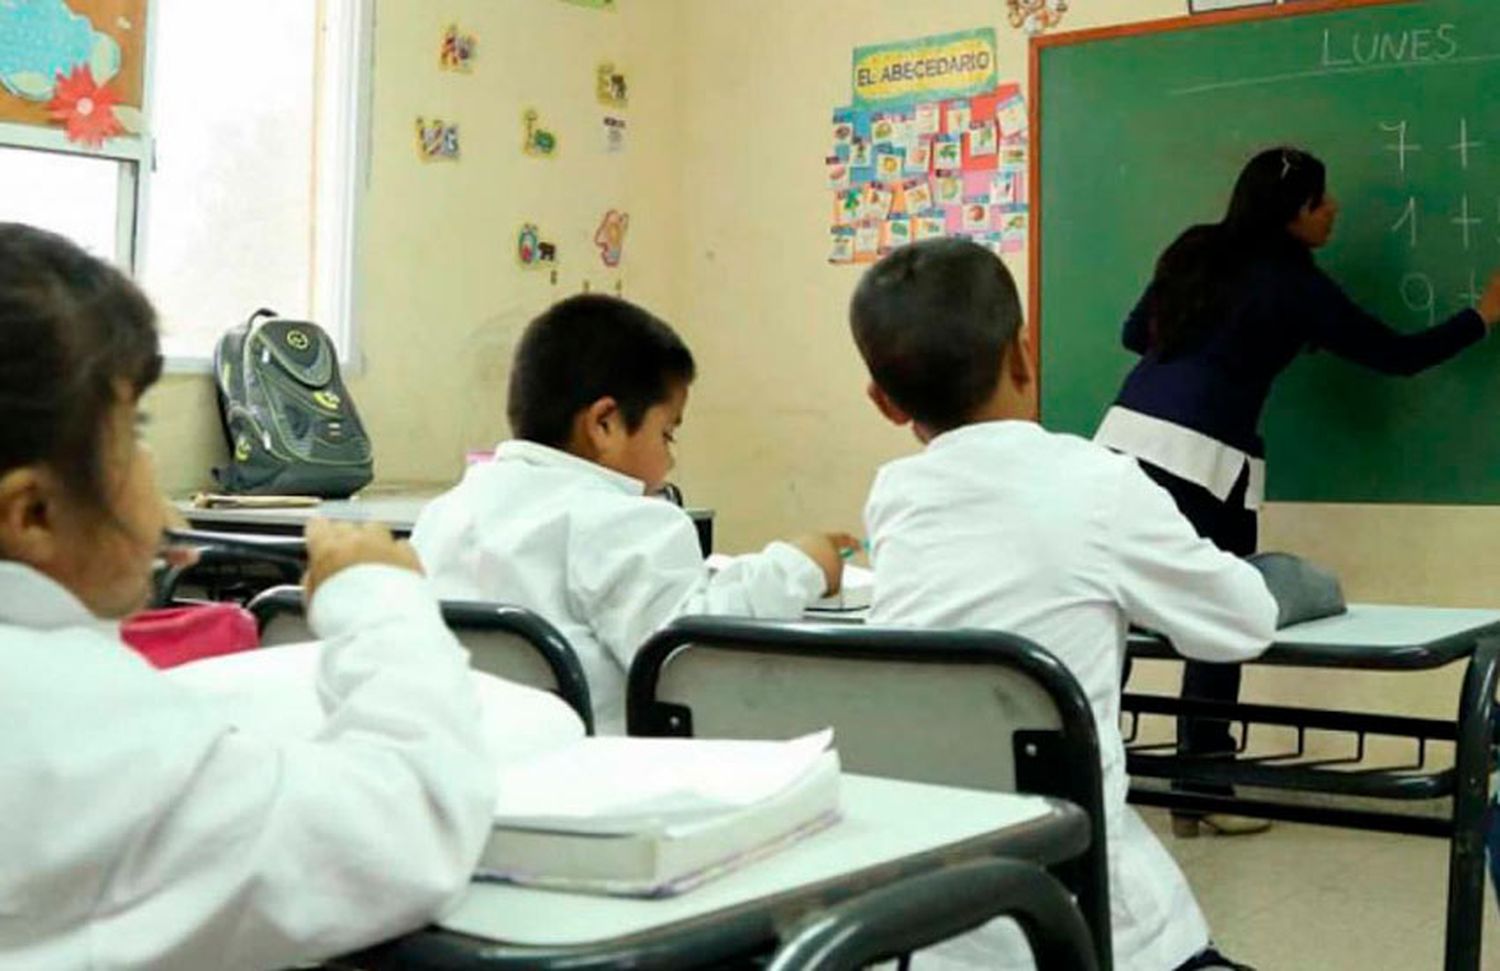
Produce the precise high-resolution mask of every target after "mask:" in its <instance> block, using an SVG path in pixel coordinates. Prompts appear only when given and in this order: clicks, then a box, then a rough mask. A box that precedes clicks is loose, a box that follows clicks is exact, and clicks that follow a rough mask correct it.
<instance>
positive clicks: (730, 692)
mask: <svg viewBox="0 0 1500 971" xmlns="http://www.w3.org/2000/svg"><path fill="white" fill-rule="evenodd" d="M627 693H628V698H627V719H628V725H629V730H630V734H632V735H682V736H696V737H701V738H771V739H777V738H792V737H795V736H797V735H800V734H804V733H806V732H810V731H816V730H817V729H820V728H824V727H827V726H832V727H833V729H834V736H835V739H836V742H837V745H838V749H839V758H840V761H841V762H842V764H843V766H844V768H845V769H847V770H849V771H851V772H857V773H862V774H867V775H877V776H885V777H888V778H897V779H907V780H911V781H915V782H929V783H937V784H942V785H954V786H962V787H966V788H971V789H988V790H993V791H1001V792H1026V793H1035V794H1038V795H1047V796H1055V797H1058V798H1062V799H1067V800H1069V801H1071V802H1073V803H1074V804H1075V805H1077V806H1079V807H1080V808H1082V809H1083V810H1084V811H1085V812H1086V813H1087V814H1088V816H1089V820H1090V825H1091V829H1092V840H1091V845H1090V848H1089V850H1088V852H1087V853H1086V854H1085V856H1084V857H1083V858H1081V859H1080V860H1078V861H1076V863H1075V864H1072V865H1070V866H1069V867H1068V868H1066V869H1064V871H1063V872H1068V873H1072V874H1076V876H1077V879H1076V880H1070V883H1074V884H1075V885H1076V886H1077V888H1078V890H1079V893H1080V895H1081V897H1080V904H1081V906H1082V908H1083V912H1084V914H1085V916H1086V917H1087V919H1088V921H1089V924H1090V926H1091V928H1093V930H1094V936H1095V950H1096V952H1097V953H1098V954H1099V960H1100V963H1101V966H1102V967H1105V968H1109V967H1111V966H1112V962H1111V960H1110V937H1109V898H1108V881H1107V875H1108V870H1107V865H1106V859H1107V855H1106V851H1105V837H1104V797H1103V782H1102V774H1103V767H1102V763H1101V759H1100V754H1099V738H1098V733H1097V731H1096V728H1095V725H1094V716H1093V711H1092V709H1090V707H1089V703H1088V698H1087V697H1086V696H1085V695H1084V693H1083V689H1082V688H1081V687H1079V685H1078V682H1077V680H1076V679H1074V677H1073V676H1072V674H1071V673H1070V672H1069V671H1068V670H1067V668H1065V667H1064V666H1063V665H1062V663H1061V662H1060V661H1058V660H1057V659H1056V658H1055V657H1053V656H1052V655H1051V654H1049V653H1047V652H1046V651H1045V650H1043V649H1042V648H1040V647H1038V646H1037V645H1036V644H1034V643H1032V642H1031V641H1028V640H1026V639H1025V638H1022V637H1017V636H1015V635H1012V634H1006V633H1003V632H1000V631H981V630H963V631H932V630H918V629H898V628H875V627H869V626H865V625H859V624H788V623H767V622H761V621H748V620H731V619H725V618H714V617H685V618H681V619H679V620H677V621H675V622H673V623H672V624H670V625H669V626H668V627H666V628H665V629H663V630H662V631H660V632H659V633H658V634H656V635H655V636H654V637H652V638H651V639H650V640H649V641H647V643H646V644H645V645H644V646H643V647H642V649H641V650H640V652H639V653H637V655H636V658H635V661H634V662H633V663H632V665H631V668H630V679H629V685H628V689H627Z"/></svg>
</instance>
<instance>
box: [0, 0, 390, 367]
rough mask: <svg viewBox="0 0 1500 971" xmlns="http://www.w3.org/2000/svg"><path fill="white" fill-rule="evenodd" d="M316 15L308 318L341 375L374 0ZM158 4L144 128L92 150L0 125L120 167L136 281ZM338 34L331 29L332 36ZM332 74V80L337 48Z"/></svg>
mask: <svg viewBox="0 0 1500 971" xmlns="http://www.w3.org/2000/svg"><path fill="white" fill-rule="evenodd" d="M316 2H317V18H318V28H317V29H318V32H319V37H318V45H317V64H316V75H317V78H318V81H317V91H316V97H317V104H316V106H315V109H314V119H315V121H314V126H315V131H314V146H315V148H314V155H313V157H314V160H315V162H314V164H315V171H314V172H313V183H314V193H313V227H311V228H312V231H313V247H312V254H311V258H312V263H313V265H312V274H311V277H312V288H313V291H312V293H311V294H309V304H310V306H311V308H312V309H311V315H312V317H313V318H314V320H316V321H317V322H318V323H319V324H321V325H322V326H323V327H324V328H325V329H327V330H328V331H329V332H330V333H331V334H332V335H333V337H334V343H335V345H336V346H337V347H338V349H339V361H340V364H341V365H342V366H343V367H344V368H345V370H346V371H349V372H352V373H358V372H359V371H361V370H363V357H362V355H361V353H360V341H359V327H358V324H357V321H358V319H359V315H358V310H359V305H360V303H361V295H360V290H361V288H360V286H359V281H358V279H357V275H358V268H359V255H360V249H361V238H362V233H361V230H362V228H363V224H364V209H365V196H366V192H367V190H368V188H369V177H370V128H371V121H372V116H373V108H372V103H373V98H374V73H375V72H374V66H375V62H374V51H375V43H374V41H375V0H316ZM160 7H161V4H160V0H147V3H146V30H147V38H146V65H145V78H144V89H143V90H144V94H143V97H142V101H143V104H142V106H141V112H142V115H143V117H144V118H145V119H146V122H145V131H144V132H141V133H139V134H127V135H121V136H117V137H115V138H109V139H106V140H105V142H104V144H103V145H102V146H100V147H99V148H89V147H85V146H80V145H78V144H76V143H73V142H70V141H68V139H67V136H66V135H65V134H64V133H63V132H62V131H61V130H60V129H58V128H54V127H51V126H44V125H27V124H19V123H15V122H0V147H5V148H17V149H28V150H35V151H43V152H52V153H56V154H62V155H74V156H83V157H87V158H98V159H111V160H114V161H116V162H118V163H120V165H119V177H118V186H117V190H116V215H115V252H116V255H117V260H118V263H119V265H120V266H121V267H122V268H123V269H124V270H125V271H126V272H127V273H129V274H130V276H131V277H133V278H137V279H138V278H139V277H140V274H141V270H142V268H143V267H144V266H145V264H146V261H147V259H149V251H150V239H149V238H148V234H147V231H146V223H147V220H146V219H145V218H144V217H145V214H146V213H147V212H148V211H149V209H148V207H149V205H150V200H151V180H152V175H153V170H154V169H155V163H156V157H155V156H156V139H155V134H154V128H153V125H152V122H153V111H152V106H153V103H154V94H155V91H156V82H157V48H158V45H157V43H156V41H157V37H158V33H159V29H160V28H159V15H160ZM335 31H337V34H336V35H335V34H334V32H335ZM334 44H337V50H338V53H339V54H340V56H339V57H338V58H336V59H334V62H333V63H334V67H333V70H336V71H338V76H337V77H334V78H329V77H328V74H327V72H328V71H329V70H330V59H329V58H328V56H327V54H328V52H329V51H330V50H332V49H334V48H333V45H334ZM164 364H165V369H166V372H167V373H169V374H207V373H209V372H210V371H211V370H212V364H213V362H212V354H211V352H206V353H202V354H198V353H193V354H180V353H173V354H168V355H166V357H165V360H164Z"/></svg>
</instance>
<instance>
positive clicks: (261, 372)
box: [214, 310, 375, 499]
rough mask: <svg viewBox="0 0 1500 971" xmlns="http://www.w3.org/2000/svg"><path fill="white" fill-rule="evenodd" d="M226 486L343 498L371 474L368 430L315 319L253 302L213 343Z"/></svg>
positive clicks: (220, 477)
mask: <svg viewBox="0 0 1500 971" xmlns="http://www.w3.org/2000/svg"><path fill="white" fill-rule="evenodd" d="M214 381H215V383H216V385H217V387H218V398H219V416H220V417H221V418H222V419H223V422H224V434H225V436H226V437H227V438H228V440H229V462H228V464H226V465H225V466H224V467H223V468H219V469H214V478H215V479H216V480H217V481H218V483H219V488H220V489H222V490H223V491H225V492H230V493H249V494H260V495H268V494H270V495H309V496H322V497H324V498H328V499H342V498H346V497H348V496H350V495H352V494H353V493H355V492H357V491H358V490H360V489H362V488H364V487H365V486H366V485H368V484H369V483H370V480H371V479H372V478H374V474H375V471H374V458H373V455H372V451H371V448H370V438H369V436H368V435H366V434H365V428H364V425H362V424H361V423H360V420H359V413H358V412H357V411H355V409H354V402H353V401H352V400H350V398H349V392H348V390H347V389H346V388H345V387H344V382H343V380H342V379H341V378H340V377H339V362H338V354H337V352H336V351H335V350H334V346H333V342H332V341H330V340H329V339H328V335H327V334H326V333H324V332H323V329H322V328H321V327H319V326H318V325H317V324H313V323H309V322H307V321H302V320H282V319H281V318H279V317H277V316H276V313H275V311H271V310H257V311H256V312H255V313H253V314H251V315H250V319H249V320H247V321H245V322H244V323H243V324H241V325H239V326H238V327H235V328H233V329H231V330H230V331H228V332H227V333H225V334H224V336H223V337H221V338H219V343H218V344H217V345H216V346H215V347H214Z"/></svg>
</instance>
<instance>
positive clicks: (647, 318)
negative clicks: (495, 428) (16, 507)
mask: <svg viewBox="0 0 1500 971" xmlns="http://www.w3.org/2000/svg"><path fill="white" fill-rule="evenodd" d="M695 372H696V369H695V365H694V364H693V355H692V352H690V351H689V350H688V349H687V345H686V344H684V343H683V342H682V338H680V337H678V336H677V334H676V332H675V331H673V330H672V328H671V327H668V326H667V325H666V324H665V323H664V322H663V321H661V320H658V319H657V318H656V317H654V316H652V315H651V314H650V313H648V312H646V311H645V310H643V309H641V308H640V307H637V306H636V305H635V304H632V303H628V302H626V301H624V300H618V299H616V298H614V297H606V296H600V295H588V294H585V295H582V296H577V297H569V298H568V299H566V300H564V301H562V302H560V303H558V304H555V305H553V307H552V308H551V309H550V310H547V311H546V312H545V313H543V314H542V315H541V316H540V317H538V318H536V319H535V320H533V321H532V322H531V324H530V325H529V326H528V327H527V328H526V333H525V334H523V335H522V336H521V343H520V346H518V347H517V348H516V357H515V362H514V363H513V364H512V366H511V371H510V403H509V407H508V408H507V413H508V415H509V417H510V427H511V431H512V433H514V434H515V436H516V437H517V438H523V439H526V440H527V441H532V442H537V443H540V444H542V445H550V446H552V447H553V448H563V447H565V446H566V445H567V444H568V439H569V437H570V436H571V435H572V431H573V418H574V416H576V415H577V414H578V413H579V412H580V411H582V410H583V409H585V408H587V407H588V406H589V405H591V404H593V403H594V402H595V401H598V400H599V399H600V398H604V397H610V398H614V399H615V402H616V403H617V404H618V405H619V407H620V414H621V415H622V416H623V417H624V419H625V427H626V428H627V429H628V430H629V431H632V432H633V431H635V430H636V429H637V428H639V427H640V426H641V421H642V420H643V419H644V418H645V417H646V411H647V410H648V409H650V408H651V407H652V406H653V405H658V404H661V403H662V402H664V401H666V400H667V398H668V397H669V396H670V395H671V393H672V390H673V389H674V388H676V387H677V386H679V385H686V384H691V383H692V381H693V377H694V374H695Z"/></svg>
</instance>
